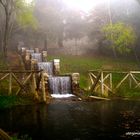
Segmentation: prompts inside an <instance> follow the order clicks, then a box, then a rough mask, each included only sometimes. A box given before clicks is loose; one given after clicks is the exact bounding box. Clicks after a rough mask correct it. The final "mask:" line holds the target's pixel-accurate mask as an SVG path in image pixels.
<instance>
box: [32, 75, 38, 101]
mask: <svg viewBox="0 0 140 140" xmlns="http://www.w3.org/2000/svg"><path fill="white" fill-rule="evenodd" d="M31 89H32V93H33V94H34V98H35V99H38V92H37V83H36V75H35V73H33V76H32V83H31Z"/></svg>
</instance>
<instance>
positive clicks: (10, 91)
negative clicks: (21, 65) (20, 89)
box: [8, 73, 12, 95]
mask: <svg viewBox="0 0 140 140" xmlns="http://www.w3.org/2000/svg"><path fill="white" fill-rule="evenodd" d="M11 93H12V73H10V74H9V93H8V95H11Z"/></svg>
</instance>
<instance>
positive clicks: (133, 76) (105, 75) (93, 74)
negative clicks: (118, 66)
mask: <svg viewBox="0 0 140 140" xmlns="http://www.w3.org/2000/svg"><path fill="white" fill-rule="evenodd" d="M89 78H90V81H91V85H90V87H89V90H90V91H91V92H99V93H101V94H102V95H106V94H108V93H109V92H112V93H115V92H116V91H117V90H118V89H119V88H124V87H125V88H126V87H127V88H129V89H136V88H139V89H140V71H127V72H119V71H102V70H99V71H97V70H90V71H89Z"/></svg>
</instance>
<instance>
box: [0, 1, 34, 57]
mask: <svg viewBox="0 0 140 140" xmlns="http://www.w3.org/2000/svg"><path fill="white" fill-rule="evenodd" d="M0 5H1V6H2V8H3V11H4V12H3V13H4V18H3V24H2V25H3V26H4V30H3V38H2V52H3V56H4V58H6V57H7V48H8V43H9V39H10V34H11V32H12V29H13V25H14V24H15V23H20V25H24V26H25V25H28V24H31V25H34V20H33V15H32V10H31V5H30V6H29V5H27V3H26V2H25V0H0ZM1 28H3V27H1Z"/></svg>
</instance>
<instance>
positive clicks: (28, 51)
mask: <svg viewBox="0 0 140 140" xmlns="http://www.w3.org/2000/svg"><path fill="white" fill-rule="evenodd" d="M26 53H29V54H33V53H34V50H26Z"/></svg>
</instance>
